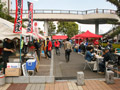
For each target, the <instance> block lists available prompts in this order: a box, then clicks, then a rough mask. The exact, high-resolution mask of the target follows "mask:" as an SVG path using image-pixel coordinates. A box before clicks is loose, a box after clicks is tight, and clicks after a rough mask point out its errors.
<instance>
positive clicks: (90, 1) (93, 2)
mask: <svg viewBox="0 0 120 90" xmlns="http://www.w3.org/2000/svg"><path fill="white" fill-rule="evenodd" d="M11 1H12V9H15V0H11ZM27 1H30V2H32V3H33V6H34V9H54V10H56V9H57V10H81V11H83V10H90V9H96V8H98V9H113V10H116V7H115V6H114V5H112V4H111V3H109V2H107V0H23V9H28V7H27ZM38 25H39V26H40V28H41V29H44V27H43V22H39V24H38ZM112 27H113V25H107V24H105V25H100V27H99V31H100V34H101V33H105V32H107V31H109V30H110V29H111V28H112ZM79 29H80V30H81V31H86V30H90V31H91V32H93V33H94V32H95V26H94V25H85V24H79Z"/></svg>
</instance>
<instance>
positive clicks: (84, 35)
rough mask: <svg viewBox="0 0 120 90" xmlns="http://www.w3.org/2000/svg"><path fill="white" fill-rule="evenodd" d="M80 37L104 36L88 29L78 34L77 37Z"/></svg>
mask: <svg viewBox="0 0 120 90" xmlns="http://www.w3.org/2000/svg"><path fill="white" fill-rule="evenodd" d="M78 37H82V38H102V36H101V35H97V34H94V33H91V32H89V31H88V30H87V31H86V32H85V33H82V34H79V35H76V38H78Z"/></svg>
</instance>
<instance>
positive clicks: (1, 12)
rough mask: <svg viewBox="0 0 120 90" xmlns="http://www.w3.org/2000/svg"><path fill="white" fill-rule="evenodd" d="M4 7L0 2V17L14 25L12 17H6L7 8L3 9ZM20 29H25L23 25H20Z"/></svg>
mask: <svg viewBox="0 0 120 90" xmlns="http://www.w3.org/2000/svg"><path fill="white" fill-rule="evenodd" d="M4 5H5V3H1V2H0V17H1V18H3V19H6V20H8V21H10V22H12V23H14V21H15V19H14V18H13V17H12V16H10V15H8V12H7V8H3V7H4ZM22 27H23V28H26V26H25V25H24V24H22Z"/></svg>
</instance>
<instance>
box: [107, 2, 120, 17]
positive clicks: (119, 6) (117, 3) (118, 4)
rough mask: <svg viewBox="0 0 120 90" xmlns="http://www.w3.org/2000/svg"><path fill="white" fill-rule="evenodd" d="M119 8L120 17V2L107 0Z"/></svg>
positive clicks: (119, 14)
mask: <svg viewBox="0 0 120 90" xmlns="http://www.w3.org/2000/svg"><path fill="white" fill-rule="evenodd" d="M107 1H108V2H110V3H112V4H113V5H115V6H116V7H117V14H118V16H119V17H120V0H107Z"/></svg>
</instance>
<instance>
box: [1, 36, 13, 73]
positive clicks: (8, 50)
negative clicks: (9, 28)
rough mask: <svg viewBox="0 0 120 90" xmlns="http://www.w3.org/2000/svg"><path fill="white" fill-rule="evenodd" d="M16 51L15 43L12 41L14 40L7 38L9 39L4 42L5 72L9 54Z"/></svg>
mask: <svg viewBox="0 0 120 90" xmlns="http://www.w3.org/2000/svg"><path fill="white" fill-rule="evenodd" d="M13 52H15V49H14V44H13V42H12V40H10V39H8V38H7V41H4V42H3V56H2V59H3V61H4V70H3V73H4V74H5V68H6V67H7V62H9V60H8V59H9V56H10V55H11V54H12V53H13Z"/></svg>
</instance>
